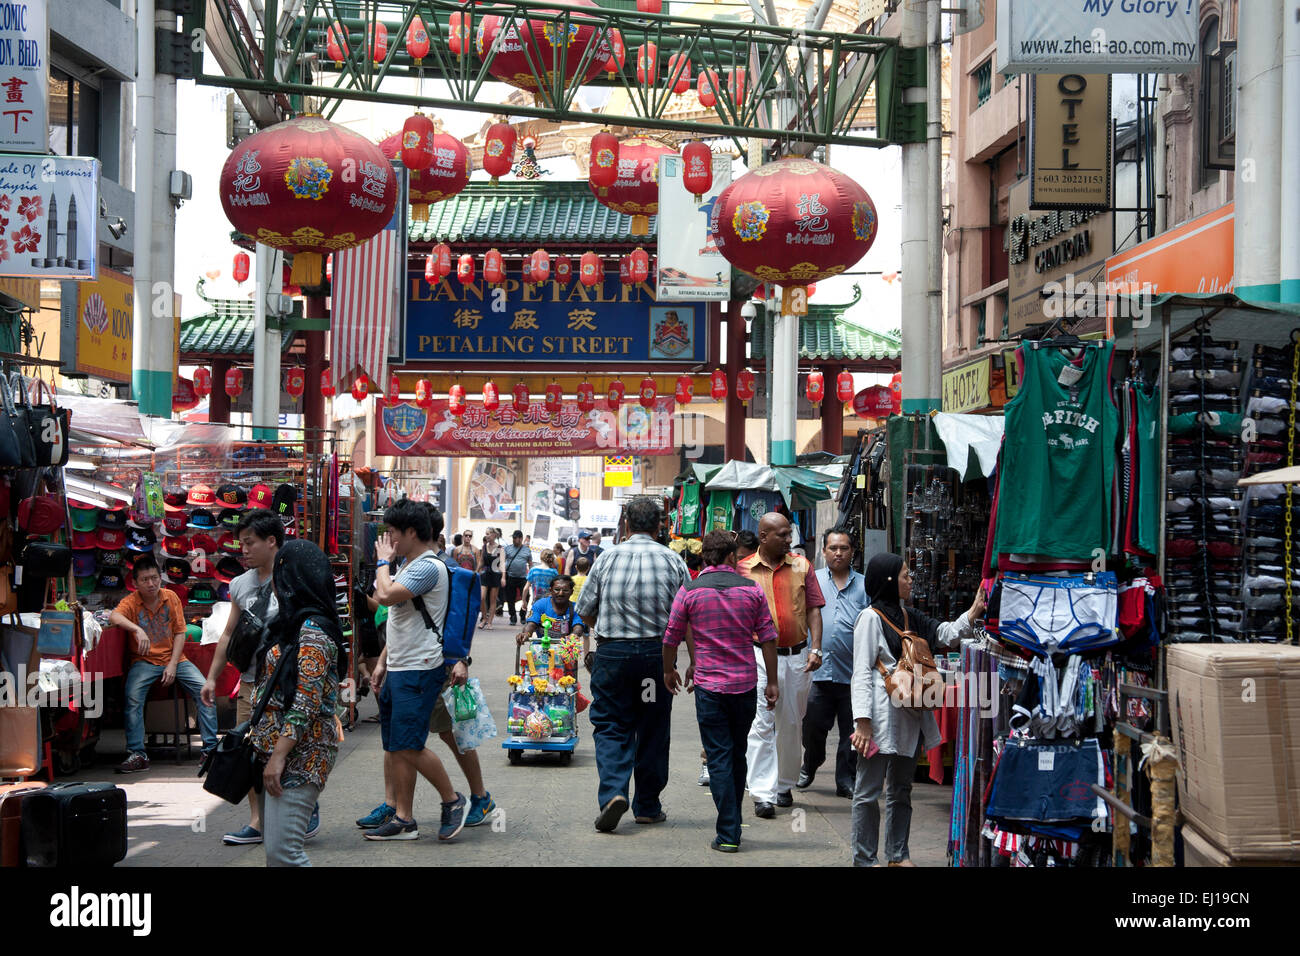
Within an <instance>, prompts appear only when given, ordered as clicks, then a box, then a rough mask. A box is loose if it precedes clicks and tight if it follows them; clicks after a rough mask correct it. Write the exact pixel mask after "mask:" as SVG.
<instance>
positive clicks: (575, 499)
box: [564, 486, 582, 522]
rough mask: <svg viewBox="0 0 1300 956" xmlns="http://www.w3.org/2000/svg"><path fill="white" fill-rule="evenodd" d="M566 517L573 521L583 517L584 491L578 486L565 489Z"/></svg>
mask: <svg viewBox="0 0 1300 956" xmlns="http://www.w3.org/2000/svg"><path fill="white" fill-rule="evenodd" d="M564 517H566V518H568V519H569V520H570V521H573V522H576V521H578V519H579V518H581V517H582V492H581V490H579V489H578V488H574V487H572V486H570V487H569V488H568V489H567V490H566V491H565V498H564Z"/></svg>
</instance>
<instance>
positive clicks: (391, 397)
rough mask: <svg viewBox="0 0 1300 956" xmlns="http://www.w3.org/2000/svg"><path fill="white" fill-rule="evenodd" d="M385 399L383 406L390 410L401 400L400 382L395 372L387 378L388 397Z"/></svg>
mask: <svg viewBox="0 0 1300 956" xmlns="http://www.w3.org/2000/svg"><path fill="white" fill-rule="evenodd" d="M386 398H387V401H385V403H384V404H386V405H388V406H389V407H390V408H391V407H392V406H394V405H396V404H398V403H399V402H401V400H402V380H401V379H400V378H398V377H397V373H396V372H394V373H393V374H392V375H390V376H388V395H387V396H386Z"/></svg>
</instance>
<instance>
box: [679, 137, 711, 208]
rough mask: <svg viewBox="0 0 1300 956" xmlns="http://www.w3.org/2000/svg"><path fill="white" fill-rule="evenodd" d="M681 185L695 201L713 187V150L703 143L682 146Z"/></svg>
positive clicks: (701, 198)
mask: <svg viewBox="0 0 1300 956" xmlns="http://www.w3.org/2000/svg"><path fill="white" fill-rule="evenodd" d="M682 185H683V186H685V187H686V191H687V192H688V193H690V194H691V195H692V196H694V197H695V201H696V202H697V203H699V202H702V201H703V199H704V194H705V193H707V192H708V191H709V190H710V189H712V188H713V150H711V149H709V147H707V146H705V145H704V144H703V143H699V142H696V143H687V144H686V145H685V146H684V147H682Z"/></svg>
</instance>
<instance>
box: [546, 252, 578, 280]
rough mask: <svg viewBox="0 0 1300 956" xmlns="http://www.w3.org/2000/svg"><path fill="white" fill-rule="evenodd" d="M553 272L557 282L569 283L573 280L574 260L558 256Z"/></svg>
mask: <svg viewBox="0 0 1300 956" xmlns="http://www.w3.org/2000/svg"><path fill="white" fill-rule="evenodd" d="M551 272H552V274H553V275H554V277H555V281H556V282H559V283H561V284H563V283H565V282H568V281H569V280H570V279H572V278H573V260H572V259H570V258H569V257H568V256H556V257H555V262H554V268H553V269H552V270H551Z"/></svg>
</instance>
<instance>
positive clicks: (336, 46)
mask: <svg viewBox="0 0 1300 956" xmlns="http://www.w3.org/2000/svg"><path fill="white" fill-rule="evenodd" d="M325 53H326V55H327V56H329V58H330V59H331V60H333V61H334V62H335V63H342V62H343V61H344V60H345V59H346V58H347V55H348V28H347V27H345V26H344V25H343V24H341V23H339V22H338V21H337V20H335V21H334V22H333V23H331V24H330V25H329V29H328V30H326V31H325Z"/></svg>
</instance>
